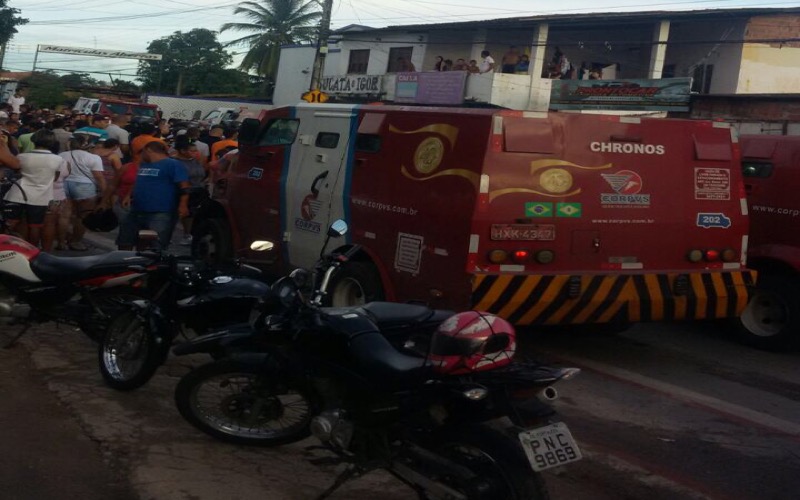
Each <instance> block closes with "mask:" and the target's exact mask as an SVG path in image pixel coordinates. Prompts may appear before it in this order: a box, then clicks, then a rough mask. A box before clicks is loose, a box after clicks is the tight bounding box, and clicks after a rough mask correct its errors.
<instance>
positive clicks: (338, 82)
mask: <svg viewBox="0 0 800 500" xmlns="http://www.w3.org/2000/svg"><path fill="white" fill-rule="evenodd" d="M319 90H320V91H322V92H325V93H328V94H348V95H352V94H380V93H381V76H380V75H340V76H325V77H323V78H322V81H320V82H319Z"/></svg>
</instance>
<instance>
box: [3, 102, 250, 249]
mask: <svg viewBox="0 0 800 500" xmlns="http://www.w3.org/2000/svg"><path fill="white" fill-rule="evenodd" d="M12 98H16V99H17V100H16V101H14V104H16V105H17V106H18V107H16V108H15V107H13V106H12V103H11V102H10V101H11V99H9V102H8V103H3V104H0V179H3V182H2V183H0V186H2V190H1V191H0V196H1V197H2V198H3V204H2V205H3V218H4V220H5V223H6V227H7V230H8V231H11V232H16V233H18V234H19V235H21V236H22V237H24V238H25V239H27V240H28V241H29V242H30V243H31V244H33V245H36V246H39V247H41V248H42V249H43V250H45V251H48V252H50V251H53V250H57V249H61V250H67V249H69V250H73V251H86V250H88V247H87V246H86V244H85V243H84V241H83V239H84V235H85V232H86V229H87V226H89V229H97V230H106V231H107V230H109V229H113V228H114V227H116V226H117V225H118V226H119V233H118V237H117V242H116V243H117V245H118V247H119V248H120V249H122V250H127V249H132V248H133V247H134V246H135V245H136V243H137V239H138V234H139V231H140V230H141V229H150V230H153V231H155V232H156V233H157V234H158V245H159V247H160V248H162V249H166V248H167V247H168V246H169V244H170V241H171V239H172V233H173V230H174V228H175V227H176V225H177V224H178V223H180V224H181V225H182V227H183V234H184V235H185V236H184V238H183V240H182V241H181V244H185V245H188V244H191V236H190V235H191V226H192V215H193V212H194V210H195V209H196V208H197V207H198V206H199V205H200V204H201V203H202V201H203V200H204V199H205V198H207V197H208V192H209V191H208V184H209V181H210V175H211V173H213V172H214V171H215V169H217V168H220V167H221V166H224V165H229V164H230V163H231V161H232V160H233V159H235V155H236V154H237V148H238V142H237V131H236V130H235V129H225V128H223V127H221V126H214V127H211V128H210V129H207V128H204V127H201V126H197V125H195V124H181V123H179V122H176V121H173V120H170V121H166V120H161V121H158V122H156V123H152V122H147V121H142V122H136V123H132V118H133V117H132V116H131V115H129V114H128V115H114V116H106V115H85V114H80V113H74V112H70V111H68V110H67V111H62V112H59V113H55V112H54V111H52V110H48V109H39V110H36V109H33V108H32V107H31V106H27V105H25V104H24V98H23V101H22V103H20V102H19V99H18V98H19V95H16V96H14V97H12Z"/></svg>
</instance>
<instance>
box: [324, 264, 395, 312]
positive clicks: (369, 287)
mask: <svg viewBox="0 0 800 500" xmlns="http://www.w3.org/2000/svg"><path fill="white" fill-rule="evenodd" d="M326 299H327V302H328V305H330V306H332V307H350V306H360V305H364V304H366V303H368V302H374V301H376V300H383V286H382V284H381V278H380V275H379V274H378V270H377V269H375V266H374V265H372V264H370V263H369V262H348V263H347V264H345V265H344V266H343V267H342V268H341V269H339V271H338V272H337V273H336V274H335V275H334V276H333V278H332V279H331V283H330V284H329V285H328V295H327V297H326Z"/></svg>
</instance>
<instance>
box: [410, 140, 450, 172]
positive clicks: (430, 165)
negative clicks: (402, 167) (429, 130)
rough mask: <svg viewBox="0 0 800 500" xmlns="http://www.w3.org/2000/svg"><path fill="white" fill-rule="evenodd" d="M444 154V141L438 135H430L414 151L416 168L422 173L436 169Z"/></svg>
mask: <svg viewBox="0 0 800 500" xmlns="http://www.w3.org/2000/svg"><path fill="white" fill-rule="evenodd" d="M443 156H444V143H443V142H442V140H441V139H439V138H438V137H428V138H427V139H425V140H424V141H422V142H421V143H419V146H417V151H416V152H415V153H414V168H416V169H417V172H419V173H421V174H429V173H431V172H433V171H434V170H436V168H437V167H438V166H439V164H440V163H442V157H443Z"/></svg>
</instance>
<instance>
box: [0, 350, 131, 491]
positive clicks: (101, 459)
mask: <svg viewBox="0 0 800 500" xmlns="http://www.w3.org/2000/svg"><path fill="white" fill-rule="evenodd" d="M0 366H1V367H2V368H0V402H2V403H1V404H0V408H2V410H0V443H2V449H3V453H0V491H2V493H0V497H2V498H3V499H5V500H17V499H19V500H30V499H62V498H63V499H67V498H74V499H83V500H94V499H97V500H109V499H115V500H128V499H130V500H134V499H135V498H137V495H136V493H135V492H134V491H133V489H132V488H131V487H130V485H129V484H128V483H127V480H126V479H125V475H124V474H121V473H120V471H119V470H117V469H115V468H114V467H113V465H112V462H111V461H110V460H108V459H107V457H106V455H105V454H104V453H103V450H102V449H101V446H100V444H99V443H97V442H96V441H93V440H92V438H91V437H90V436H89V435H88V434H87V433H86V432H85V431H84V429H82V428H81V425H80V423H79V421H78V420H77V419H76V418H75V415H74V413H73V412H72V411H71V410H70V408H68V407H66V406H64V405H63V404H62V403H61V402H60V401H59V399H58V398H56V397H54V395H53V393H51V392H50V390H49V388H48V385H47V381H46V379H45V377H43V376H42V373H40V372H39V371H37V370H36V369H34V368H33V367H32V366H31V365H30V359H29V357H28V355H27V352H26V351H25V349H24V348H22V347H16V348H13V349H0Z"/></svg>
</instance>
